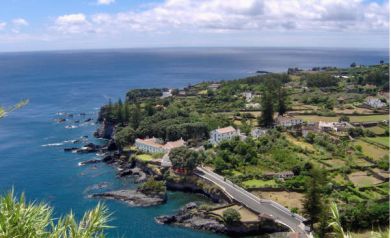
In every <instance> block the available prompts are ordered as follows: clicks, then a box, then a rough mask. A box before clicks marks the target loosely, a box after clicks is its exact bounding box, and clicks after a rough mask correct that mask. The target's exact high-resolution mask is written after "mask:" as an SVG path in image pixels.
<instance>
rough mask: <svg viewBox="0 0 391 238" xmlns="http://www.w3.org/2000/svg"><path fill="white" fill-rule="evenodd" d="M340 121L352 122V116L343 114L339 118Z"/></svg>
mask: <svg viewBox="0 0 391 238" xmlns="http://www.w3.org/2000/svg"><path fill="white" fill-rule="evenodd" d="M338 121H339V122H350V118H349V117H348V116H346V115H343V116H341V117H340V118H339V119H338Z"/></svg>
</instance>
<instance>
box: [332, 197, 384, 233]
mask: <svg viewBox="0 0 391 238" xmlns="http://www.w3.org/2000/svg"><path fill="white" fill-rule="evenodd" d="M331 214H332V217H331V220H332V222H331V223H330V224H329V226H330V227H331V228H333V231H334V234H335V237H336V238H353V236H352V234H351V233H350V232H349V231H347V230H344V228H343V227H342V224H341V217H340V214H339V210H338V206H337V204H336V203H332V205H331ZM388 237H390V230H389V229H386V230H384V231H382V230H381V229H379V230H378V231H373V230H372V231H371V236H370V238H388Z"/></svg>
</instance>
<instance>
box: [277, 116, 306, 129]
mask: <svg viewBox="0 0 391 238" xmlns="http://www.w3.org/2000/svg"><path fill="white" fill-rule="evenodd" d="M302 123H303V120H302V119H300V118H296V117H293V116H278V117H277V119H276V124H277V126H283V127H292V126H297V125H301V124H302Z"/></svg>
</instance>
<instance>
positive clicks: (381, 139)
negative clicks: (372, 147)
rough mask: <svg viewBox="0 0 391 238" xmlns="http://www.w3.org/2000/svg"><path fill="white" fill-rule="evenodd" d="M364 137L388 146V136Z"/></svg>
mask: <svg viewBox="0 0 391 238" xmlns="http://www.w3.org/2000/svg"><path fill="white" fill-rule="evenodd" d="M366 139H367V140H369V141H372V142H375V143H379V144H382V145H384V146H387V147H390V137H388V136H378V137H367V138H366Z"/></svg>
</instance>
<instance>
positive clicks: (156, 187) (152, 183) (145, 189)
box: [138, 179, 166, 195]
mask: <svg viewBox="0 0 391 238" xmlns="http://www.w3.org/2000/svg"><path fill="white" fill-rule="evenodd" d="M138 190H139V191H140V192H142V193H145V194H148V195H160V194H164V193H165V192H166V184H165V183H164V181H156V180H153V179H150V180H148V181H147V182H145V183H143V184H141V185H140V186H139V187H138Z"/></svg>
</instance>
